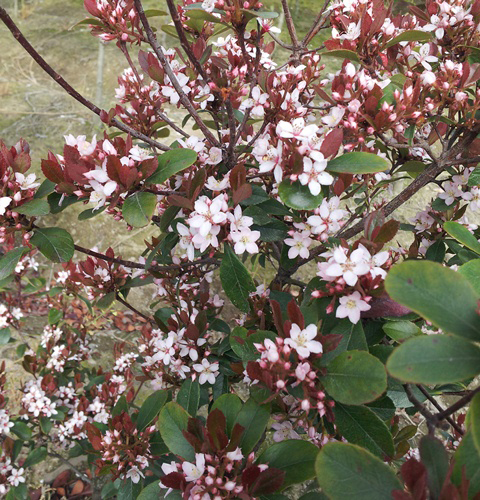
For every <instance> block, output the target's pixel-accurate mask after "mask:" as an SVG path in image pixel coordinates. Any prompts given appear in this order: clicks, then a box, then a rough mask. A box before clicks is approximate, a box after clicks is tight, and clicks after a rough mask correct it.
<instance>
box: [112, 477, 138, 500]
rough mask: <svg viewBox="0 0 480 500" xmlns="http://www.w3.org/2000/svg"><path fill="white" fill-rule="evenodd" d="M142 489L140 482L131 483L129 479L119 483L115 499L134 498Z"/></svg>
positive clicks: (127, 499) (129, 499) (132, 499)
mask: <svg viewBox="0 0 480 500" xmlns="http://www.w3.org/2000/svg"><path fill="white" fill-rule="evenodd" d="M141 490H142V483H141V482H139V483H133V482H132V481H131V480H130V479H127V480H126V481H124V482H122V483H121V486H120V488H119V489H118V492H117V500H136V498H137V497H138V495H139V494H140V491H141Z"/></svg>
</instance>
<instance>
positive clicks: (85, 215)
mask: <svg viewBox="0 0 480 500" xmlns="http://www.w3.org/2000/svg"><path fill="white" fill-rule="evenodd" d="M106 208H107V206H106V205H103V207H100V208H98V209H95V208H87V210H84V211H83V212H80V213H79V214H78V220H88V219H92V218H93V217H96V216H97V215H99V214H101V213H102V212H103V211H104V210H105V209H106Z"/></svg>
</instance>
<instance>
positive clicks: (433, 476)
mask: <svg viewBox="0 0 480 500" xmlns="http://www.w3.org/2000/svg"><path fill="white" fill-rule="evenodd" d="M418 448H419V450H420V458H421V461H422V464H423V465H424V466H425V467H426V469H427V480H428V488H429V489H430V492H431V494H432V496H433V498H439V497H440V492H441V491H442V486H443V483H444V482H445V478H446V477H447V472H448V466H449V464H448V461H449V459H448V454H447V451H446V450H445V447H444V446H443V444H442V442H441V441H440V440H439V439H436V438H435V437H433V436H429V435H427V436H423V437H422V439H421V440H420V444H419V446H418Z"/></svg>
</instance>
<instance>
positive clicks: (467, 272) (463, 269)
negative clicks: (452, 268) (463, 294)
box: [457, 259, 480, 296]
mask: <svg viewBox="0 0 480 500" xmlns="http://www.w3.org/2000/svg"><path fill="white" fill-rule="evenodd" d="M457 272H459V273H460V274H462V275H463V276H465V278H467V280H468V281H469V283H470V284H471V285H472V287H473V289H474V290H475V291H476V292H477V295H478V296H480V259H472V260H469V261H468V262H467V263H465V264H463V266H460V267H459V268H458V271H457Z"/></svg>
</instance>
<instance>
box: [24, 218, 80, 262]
mask: <svg viewBox="0 0 480 500" xmlns="http://www.w3.org/2000/svg"><path fill="white" fill-rule="evenodd" d="M30 243H31V244H32V245H34V246H36V247H37V248H38V249H39V250H40V252H42V254H43V255H44V256H45V257H46V258H47V259H49V260H51V261H53V262H68V261H69V260H70V259H71V258H72V257H73V252H74V251H75V246H74V243H73V239H72V237H71V236H70V234H69V233H68V232H67V231H65V229H61V228H59V227H45V228H39V229H35V230H34V233H33V237H32V238H31V239H30Z"/></svg>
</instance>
